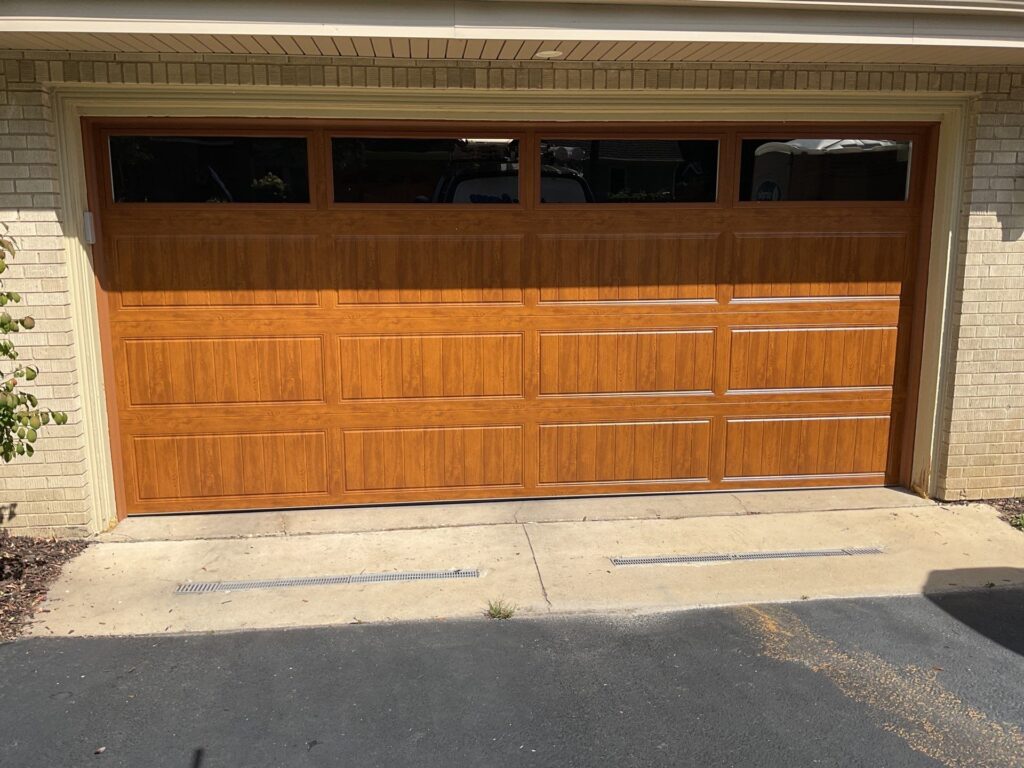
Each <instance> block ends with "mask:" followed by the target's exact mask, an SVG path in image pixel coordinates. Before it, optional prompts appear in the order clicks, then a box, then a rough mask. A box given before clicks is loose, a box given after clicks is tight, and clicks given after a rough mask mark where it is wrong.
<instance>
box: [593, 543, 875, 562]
mask: <svg viewBox="0 0 1024 768" xmlns="http://www.w3.org/2000/svg"><path fill="white" fill-rule="evenodd" d="M882 553H883V550H882V549H881V547H847V548H845V549H798V550H783V551H780V552H723V553H714V554H708V555H652V556H650V557H613V558H611V561H612V565H685V564H690V565H701V564H704V563H729V562H732V561H734V560H787V559H791V558H797V557H858V556H860V555H881V554H882Z"/></svg>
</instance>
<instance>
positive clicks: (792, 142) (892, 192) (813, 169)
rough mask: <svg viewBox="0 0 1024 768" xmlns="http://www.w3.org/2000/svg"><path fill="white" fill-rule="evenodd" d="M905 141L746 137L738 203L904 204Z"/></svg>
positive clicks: (907, 160)
mask: <svg viewBox="0 0 1024 768" xmlns="http://www.w3.org/2000/svg"><path fill="white" fill-rule="evenodd" d="M910 150H911V143H910V142H909V141H888V140H884V139H744V140H743V146H742V149H741V162H740V199H741V200H758V201H766V202H767V201H775V200H906V199H907V183H908V178H909V170H910Z"/></svg>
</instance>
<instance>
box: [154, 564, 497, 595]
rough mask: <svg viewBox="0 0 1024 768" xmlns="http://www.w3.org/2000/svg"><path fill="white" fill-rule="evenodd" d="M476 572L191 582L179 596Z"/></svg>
mask: <svg viewBox="0 0 1024 768" xmlns="http://www.w3.org/2000/svg"><path fill="white" fill-rule="evenodd" d="M479 578H480V571H479V570H478V569H476V568H456V569H454V570H450V571H405V572H402V571H394V572H391V573H356V574H351V575H349V576H305V577H302V578H296V579H253V580H250V581H190V582H188V583H187V584H179V585H178V588H177V589H176V590H174V592H175V594H178V595H195V594H205V593H207V592H244V591H248V590H254V589H278V588H279V587H320V586H325V585H328V584H380V583H382V582H389V581H448V580H450V579H479Z"/></svg>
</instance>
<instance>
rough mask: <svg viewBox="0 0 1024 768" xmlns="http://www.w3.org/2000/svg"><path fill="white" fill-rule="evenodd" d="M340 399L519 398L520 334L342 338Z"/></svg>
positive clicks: (521, 381)
mask: <svg viewBox="0 0 1024 768" xmlns="http://www.w3.org/2000/svg"><path fill="white" fill-rule="evenodd" d="M338 344H339V349H340V352H341V399H342V400H381V399H389V398H395V399H414V398H467V397H521V396H522V394H523V384H524V382H523V336H522V334H520V333H490V334H483V333H478V334H436V335H422V334H421V335H415V334H406V335H398V336H342V337H341V338H340V339H339V340H338Z"/></svg>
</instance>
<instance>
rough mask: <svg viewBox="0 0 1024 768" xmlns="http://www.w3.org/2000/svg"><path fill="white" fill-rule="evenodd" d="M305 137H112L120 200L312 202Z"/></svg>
mask: <svg viewBox="0 0 1024 768" xmlns="http://www.w3.org/2000/svg"><path fill="white" fill-rule="evenodd" d="M306 155H307V152H306V139H305V138H296V137H269V136H111V137H110V165H111V178H112V182H113V190H114V201H115V202H118V203H308V202H309V172H308V160H307V156H306Z"/></svg>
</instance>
